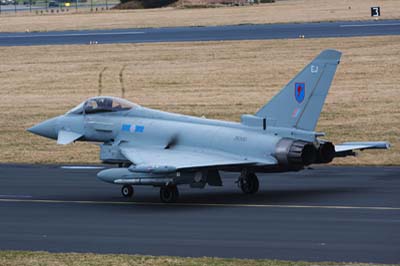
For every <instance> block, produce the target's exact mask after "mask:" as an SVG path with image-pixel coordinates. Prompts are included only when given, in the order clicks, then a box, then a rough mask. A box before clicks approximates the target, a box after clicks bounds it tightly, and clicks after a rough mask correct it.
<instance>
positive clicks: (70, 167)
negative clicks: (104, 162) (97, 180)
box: [60, 165, 104, 170]
mask: <svg viewBox="0 0 400 266" xmlns="http://www.w3.org/2000/svg"><path fill="white" fill-rule="evenodd" d="M60 168H61V169H73V170H82V169H85V170H88V169H103V168H104V167H103V166H79V165H66V166H61V167H60Z"/></svg>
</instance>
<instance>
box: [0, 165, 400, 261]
mask: <svg viewBox="0 0 400 266" xmlns="http://www.w3.org/2000/svg"><path fill="white" fill-rule="evenodd" d="M97 171H99V169H96V168H90V167H89V168H83V169H81V168H76V167H75V168H69V167H67V168H62V167H60V166H32V165H4V164H3V165H0V214H1V216H0V249H2V250H6V249H12V250H47V251H60V252H69V251H75V252H96V253H129V254H147V255H168V256H185V257H186V256H195V257H201V256H216V257H235V258H268V259H284V260H307V261H347V262H350V261H358V262H377V263H378V262H379V263H399V262H400V230H399V228H400V167H333V166H331V167H316V168H314V169H308V170H304V171H302V172H299V173H284V174H265V175H259V177H260V185H261V191H260V192H259V193H258V194H256V195H253V196H247V195H242V194H241V193H240V191H239V189H238V188H237V187H236V185H235V184H234V181H235V179H236V175H234V174H231V173H223V177H224V179H223V181H224V187H207V188H206V189H204V190H196V189H189V187H181V188H180V192H181V193H180V194H181V198H180V202H179V203H178V204H173V205H165V204H161V203H159V198H158V189H157V188H153V187H136V188H135V197H134V198H133V199H131V200H126V199H123V198H122V197H121V196H120V191H119V189H120V188H119V187H118V186H113V185H109V184H105V183H102V182H100V181H98V180H96V177H95V176H96V175H95V174H96V172H97Z"/></svg>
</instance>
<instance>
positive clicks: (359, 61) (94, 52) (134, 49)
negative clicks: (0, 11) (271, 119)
mask: <svg viewBox="0 0 400 266" xmlns="http://www.w3.org/2000/svg"><path fill="white" fill-rule="evenodd" d="M326 48H335V49H339V50H341V51H342V52H343V57H342V62H341V64H340V66H339V68H338V71H337V74H336V77H335V80H334V82H333V86H332V88H331V91H330V94H329V95H328V98H327V102H326V104H325V107H324V110H323V112H322V115H321V118H320V121H319V124H318V130H319V131H324V132H326V133H327V138H329V139H332V140H333V141H335V142H341V141H352V140H388V141H390V142H391V143H392V144H393V145H394V147H393V148H392V149H391V150H390V151H370V152H364V153H362V155H361V156H359V157H356V158H350V159H349V160H343V159H340V160H337V161H335V162H336V163H338V164H400V140H399V136H400V90H399V89H400V88H399V86H400V85H399V84H400V75H399V73H400V37H399V36H393V37H390V36H388V37H363V38H342V39H333V38H327V39H298V40H266V41H241V42H236V41H233V42H205V43H201V42H199V43H160V44H114V45H86V46H37V47H3V48H2V49H1V50H0V58H1V63H0V84H1V87H0V88H1V89H0V99H1V101H2V102H1V104H0V112H1V116H0V150H1V153H0V162H26V163H95V162H98V147H97V146H96V145H93V144H83V143H75V144H72V145H69V146H58V145H56V144H55V142H54V141H50V140H47V139H44V138H41V137H38V136H34V135H32V134H30V133H28V132H26V131H25V129H26V128H28V127H30V126H32V125H34V124H35V123H38V122H40V121H43V120H44V119H47V118H50V117H52V116H56V115H60V114H63V113H65V112H66V111H67V110H69V109H70V108H72V107H74V106H75V105H77V104H79V103H80V102H81V101H83V100H85V99H86V98H87V97H91V96H95V95H97V94H98V75H99V72H100V71H101V70H102V69H103V68H104V67H107V69H106V70H105V72H104V82H103V87H104V88H103V94H104V95H114V96H119V95H120V83H119V72H120V70H121V68H122V67H123V66H126V68H125V72H124V73H125V74H124V83H125V87H126V98H127V99H129V100H131V101H134V102H137V103H138V104H141V105H143V106H147V107H152V108H158V109H163V110H166V111H172V112H180V113H185V114H190V115H196V116H202V115H205V116H206V117H208V118H218V119H226V120H234V121H238V120H239V117H240V114H242V113H254V112H255V111H256V110H257V109H258V108H259V107H260V106H262V105H263V104H264V103H265V102H267V101H268V100H269V99H270V98H271V97H272V96H273V95H274V94H275V93H276V92H278V91H279V90H280V88H281V87H282V86H284V85H285V84H286V83H287V82H288V81H289V80H290V79H291V78H292V77H293V76H294V75H295V74H296V73H297V72H298V71H299V70H300V69H302V68H303V66H304V65H305V64H307V63H308V62H309V61H310V60H311V59H312V58H314V57H315V56H316V55H317V54H318V53H319V52H320V51H321V50H323V49H326Z"/></svg>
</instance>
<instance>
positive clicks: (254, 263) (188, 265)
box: [0, 251, 399, 266]
mask: <svg viewBox="0 0 400 266" xmlns="http://www.w3.org/2000/svg"><path fill="white" fill-rule="evenodd" d="M0 265H2V266H21V265H29V266H67V265H68V266H82V265H85V266H103V265H104V266H110V265H121V266H131V265H132V266H312V265H320V266H346V265H347V266H371V265H375V266H379V265H382V264H369V263H340V262H317V263H315V262H304V261H281V260H266V259H260V260H250V259H220V258H207V257H203V258H180V257H165V256H164V257H161V256H157V257H154V256H137V255H113V254H93V253H49V252H30V251H0ZM385 265H388V264H385ZM397 265H399V264H397Z"/></svg>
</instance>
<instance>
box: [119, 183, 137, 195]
mask: <svg viewBox="0 0 400 266" xmlns="http://www.w3.org/2000/svg"><path fill="white" fill-rule="evenodd" d="M133 192H134V190H133V187H132V186H131V185H124V186H122V188H121V194H122V196H124V197H125V198H130V197H132V196H133Z"/></svg>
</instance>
